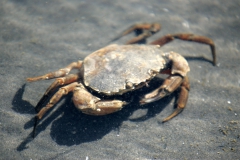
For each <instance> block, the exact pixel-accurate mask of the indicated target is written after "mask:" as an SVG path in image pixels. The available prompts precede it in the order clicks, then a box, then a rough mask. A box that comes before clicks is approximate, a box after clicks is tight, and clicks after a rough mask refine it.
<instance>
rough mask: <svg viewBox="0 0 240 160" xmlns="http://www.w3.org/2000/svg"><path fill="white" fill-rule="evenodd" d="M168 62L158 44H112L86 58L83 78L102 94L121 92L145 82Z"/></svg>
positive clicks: (135, 87)
mask: <svg viewBox="0 0 240 160" xmlns="http://www.w3.org/2000/svg"><path fill="white" fill-rule="evenodd" d="M165 64H166V60H165V59H164V57H163V56H162V55H161V51H160V49H159V46H154V45H116V44H112V45H109V46H107V47H104V48H102V49H100V50H97V51H95V52H93V53H92V54H90V55H89V56H87V57H86V58H85V59H84V61H83V80H84V84H85V86H87V87H89V88H91V89H93V90H95V91H97V92H99V93H102V94H106V95H120V94H123V93H125V92H128V91H131V90H134V89H137V88H140V87H142V86H143V85H145V84H146V82H148V81H150V80H151V79H152V78H154V77H155V76H156V75H157V74H158V73H159V72H160V71H161V70H162V69H163V68H165V67H166V66H165Z"/></svg>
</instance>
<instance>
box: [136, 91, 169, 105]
mask: <svg viewBox="0 0 240 160" xmlns="http://www.w3.org/2000/svg"><path fill="white" fill-rule="evenodd" d="M169 94H170V92H169V91H168V90H166V89H164V88H162V87H160V88H158V89H156V90H154V91H153V92H151V93H149V94H147V95H145V96H144V97H143V98H142V99H141V100H140V104H141V105H143V104H146V103H151V102H154V101H157V100H159V99H161V98H163V97H165V96H167V95H169Z"/></svg>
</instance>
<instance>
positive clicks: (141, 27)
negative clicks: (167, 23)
mask: <svg viewBox="0 0 240 160" xmlns="http://www.w3.org/2000/svg"><path fill="white" fill-rule="evenodd" d="M160 29H161V25H160V24H159V23H140V24H135V25H132V26H131V27H129V28H128V29H126V30H125V31H123V32H122V33H121V34H120V35H119V36H117V37H116V38H114V39H113V40H112V41H116V40H118V39H119V38H121V37H123V36H125V35H127V34H129V33H131V32H133V31H135V32H136V33H137V32H138V33H139V34H138V35H137V37H135V38H132V39H131V40H129V41H128V42H127V43H126V44H134V43H138V42H139V41H141V40H144V39H146V38H148V37H150V36H152V35H153V34H155V33H157V32H158V31H159V30H160Z"/></svg>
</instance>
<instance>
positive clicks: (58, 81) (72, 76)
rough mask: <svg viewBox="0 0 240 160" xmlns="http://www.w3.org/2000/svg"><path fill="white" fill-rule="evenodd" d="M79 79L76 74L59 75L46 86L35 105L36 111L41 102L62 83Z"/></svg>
mask: <svg viewBox="0 0 240 160" xmlns="http://www.w3.org/2000/svg"><path fill="white" fill-rule="evenodd" d="M78 79H79V76H78V74H69V75H67V76H66V77H61V78H57V79H55V81H54V82H53V83H52V84H51V85H50V86H49V87H48V89H47V90H46V92H45V93H44V95H43V96H42V98H41V99H40V101H39V102H38V104H37V106H36V107H35V110H36V112H39V110H40V107H41V106H42V104H43V103H45V102H46V101H47V99H48V98H49V97H50V96H51V95H52V94H53V93H54V91H55V90H56V89H57V88H58V87H59V86H62V85H66V84H70V83H73V82H76V81H77V80H78Z"/></svg>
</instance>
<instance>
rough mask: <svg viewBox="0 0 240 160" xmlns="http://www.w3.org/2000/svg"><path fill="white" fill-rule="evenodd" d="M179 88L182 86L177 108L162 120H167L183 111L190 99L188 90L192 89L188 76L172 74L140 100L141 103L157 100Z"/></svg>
mask: <svg viewBox="0 0 240 160" xmlns="http://www.w3.org/2000/svg"><path fill="white" fill-rule="evenodd" d="M177 88H180V90H179V95H178V98H177V103H176V109H175V110H174V111H173V113H172V114H170V115H169V116H168V117H166V118H165V119H164V120H163V121H162V122H167V121H169V120H170V119H172V118H173V117H175V116H176V115H178V114H179V113H181V112H182V111H183V109H184V107H185V106H186V103H187V99H188V92H189V89H190V85H189V81H188V77H187V76H186V77H184V78H183V77H181V76H180V75H170V76H169V77H168V78H167V79H166V80H165V81H164V83H163V84H162V86H160V87H159V88H157V89H156V90H154V91H152V92H151V93H148V94H146V95H145V96H144V98H142V99H141V100H140V104H146V103H150V102H154V101H157V100H159V99H161V98H163V97H165V96H167V95H169V94H171V93H172V92H174V91H175V90H176V89H177Z"/></svg>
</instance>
